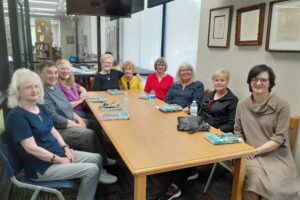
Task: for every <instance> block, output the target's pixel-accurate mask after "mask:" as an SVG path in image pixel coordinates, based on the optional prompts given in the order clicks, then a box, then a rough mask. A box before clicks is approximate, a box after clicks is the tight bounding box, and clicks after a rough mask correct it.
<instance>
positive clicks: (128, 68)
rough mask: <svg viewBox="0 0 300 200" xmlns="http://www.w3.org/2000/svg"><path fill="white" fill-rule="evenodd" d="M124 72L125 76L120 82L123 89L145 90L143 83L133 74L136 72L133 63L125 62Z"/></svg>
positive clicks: (123, 65)
mask: <svg viewBox="0 0 300 200" xmlns="http://www.w3.org/2000/svg"><path fill="white" fill-rule="evenodd" d="M122 70H123V72H124V75H123V76H122V77H121V80H120V82H121V87H122V89H124V90H140V91H142V90H144V86H143V83H142V81H141V80H140V79H139V78H138V77H137V76H135V75H134V74H133V73H134V72H135V66H134V63H133V62H132V61H130V60H127V61H125V62H124V63H123V64H122Z"/></svg>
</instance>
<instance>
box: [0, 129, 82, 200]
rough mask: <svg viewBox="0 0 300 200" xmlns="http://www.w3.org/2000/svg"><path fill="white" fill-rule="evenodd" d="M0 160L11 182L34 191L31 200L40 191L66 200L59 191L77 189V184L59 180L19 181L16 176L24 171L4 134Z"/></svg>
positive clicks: (0, 143)
mask: <svg viewBox="0 0 300 200" xmlns="http://www.w3.org/2000/svg"><path fill="white" fill-rule="evenodd" d="M0 158H1V159H2V161H3V164H4V166H3V167H4V170H5V172H6V174H7V175H8V177H9V178H10V180H11V182H12V183H13V184H15V185H16V186H17V187H20V188H26V189H32V190H34V193H33V195H32V196H31V200H35V199H36V198H37V196H38V194H39V192H40V191H44V192H49V193H53V194H55V195H56V196H57V197H58V199H59V200H64V199H65V198H64V197H63V195H62V193H61V192H60V191H58V190H57V189H72V188H76V187H77V184H76V183H75V181H73V180H57V181H32V180H26V179H23V180H18V179H17V178H16V176H15V175H16V174H17V173H18V172H20V171H21V170H22V169H23V166H22V164H21V162H20V160H18V159H17V155H15V154H14V152H13V151H12V150H10V148H9V146H8V144H7V143H6V142H5V138H4V137H3V133H2V134H1V135H0Z"/></svg>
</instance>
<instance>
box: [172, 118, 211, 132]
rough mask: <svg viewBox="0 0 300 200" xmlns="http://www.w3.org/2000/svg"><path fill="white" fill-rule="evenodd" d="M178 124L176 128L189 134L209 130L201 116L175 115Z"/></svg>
mask: <svg viewBox="0 0 300 200" xmlns="http://www.w3.org/2000/svg"><path fill="white" fill-rule="evenodd" d="M177 121H178V125H177V130H179V131H185V132H188V133H190V134H192V133H196V132H198V131H209V129H210V127H209V125H208V124H206V123H205V121H204V120H203V118H202V117H201V116H193V115H189V116H182V117H177Z"/></svg>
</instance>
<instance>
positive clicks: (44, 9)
mask: <svg viewBox="0 0 300 200" xmlns="http://www.w3.org/2000/svg"><path fill="white" fill-rule="evenodd" d="M30 10H32V11H34V10H42V11H56V9H53V8H32V7H31V8H30Z"/></svg>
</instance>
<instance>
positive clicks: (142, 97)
mask: <svg viewBox="0 0 300 200" xmlns="http://www.w3.org/2000/svg"><path fill="white" fill-rule="evenodd" d="M139 98H140V99H149V95H148V94H141V95H140V96H139Z"/></svg>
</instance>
